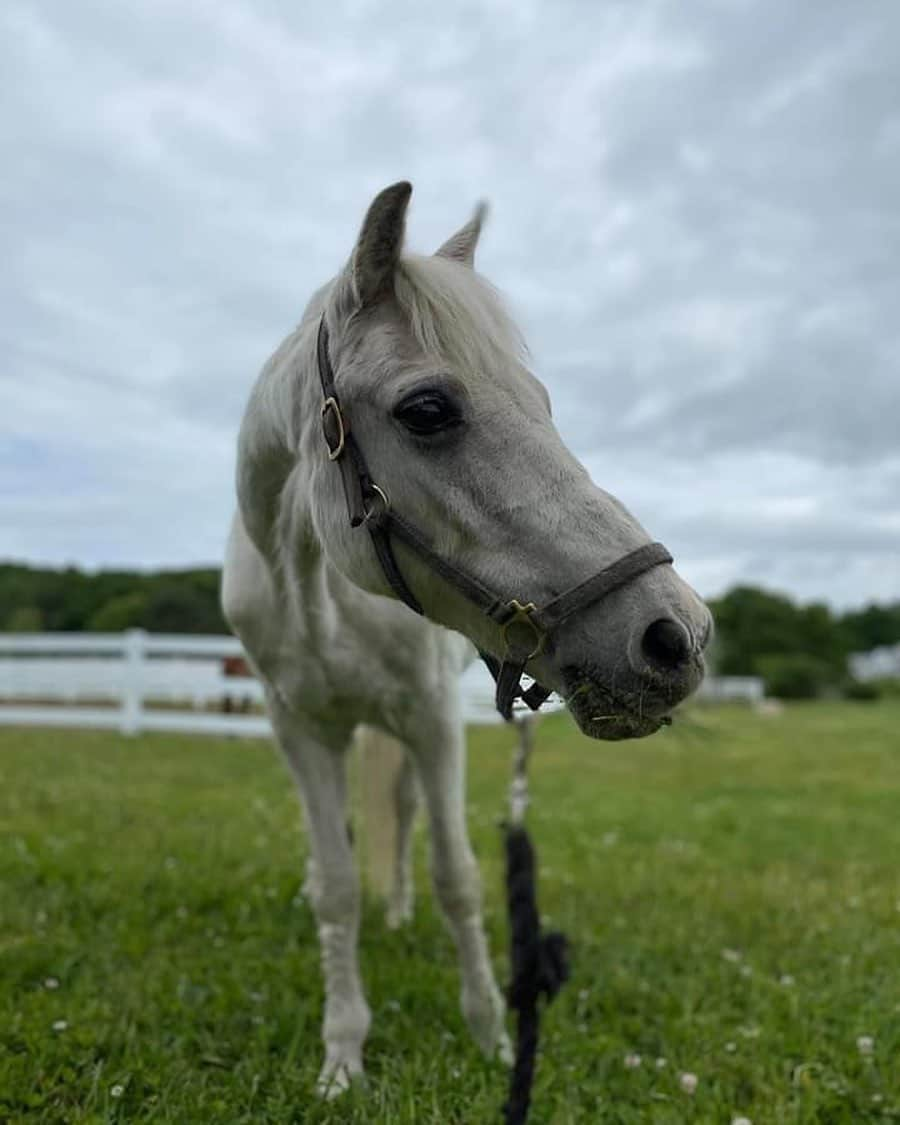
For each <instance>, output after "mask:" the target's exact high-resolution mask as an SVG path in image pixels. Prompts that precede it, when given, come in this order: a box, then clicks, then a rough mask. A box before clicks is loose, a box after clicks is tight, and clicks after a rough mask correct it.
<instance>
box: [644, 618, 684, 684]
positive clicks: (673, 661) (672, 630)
mask: <svg viewBox="0 0 900 1125" xmlns="http://www.w3.org/2000/svg"><path fill="white" fill-rule="evenodd" d="M641 650H642V652H643V654H644V656H645V657H646V659H647V660H648V661H649V663H650V664H652V665H653V666H654V667H656V668H661V669H664V670H665V671H673V670H674V669H676V668H680V667H681V665H682V664H684V663H685V661H686V660H687V659H688V657H689V656H690V655H691V639H690V637H689V636H688V632H687V629H685V627H684V626H683V625H682V624H680V623H679V622H678V621H673V620H672V619H671V618H669V617H661V618H660V619H659V620H658V621H652V622H651V623H650V624H649V625H648V626H647V631H646V632H645V633H644V637H643V640H642V641H641Z"/></svg>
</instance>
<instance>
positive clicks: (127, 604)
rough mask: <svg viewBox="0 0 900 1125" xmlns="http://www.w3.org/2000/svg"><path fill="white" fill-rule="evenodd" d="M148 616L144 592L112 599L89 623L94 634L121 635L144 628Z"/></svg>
mask: <svg viewBox="0 0 900 1125" xmlns="http://www.w3.org/2000/svg"><path fill="white" fill-rule="evenodd" d="M146 614H147V595H146V593H145V592H144V591H143V590H132V592H131V593H130V594H119V595H117V596H116V597H114V598H110V600H109V601H108V602H106V604H105V605H102V606H101V607H100V609H98V610H97V612H96V613H94V614H92V615H91V617H90V618H89V620H88V622H87V628H88V629H90V630H91V631H92V632H94V633H121V632H122V630H123V629H136V628H138V627H139V626H142V625H143V623H144V619H145V617H146Z"/></svg>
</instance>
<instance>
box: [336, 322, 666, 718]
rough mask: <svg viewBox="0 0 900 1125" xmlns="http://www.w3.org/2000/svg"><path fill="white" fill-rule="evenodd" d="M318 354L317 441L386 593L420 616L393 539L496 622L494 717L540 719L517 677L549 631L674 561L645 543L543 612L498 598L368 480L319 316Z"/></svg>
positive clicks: (531, 691) (491, 664)
mask: <svg viewBox="0 0 900 1125" xmlns="http://www.w3.org/2000/svg"><path fill="white" fill-rule="evenodd" d="M316 350H317V358H318V368H319V381H320V382H321V384H322V411H321V415H322V433H323V436H324V438H325V445H326V448H327V451H328V459H329V461H333V462H334V463H335V464H336V465H337V466H338V468H339V469H340V471H341V480H342V482H343V486H344V496H345V498H346V501H347V513H348V515H349V517H350V525H351V526H352V527H360V526H362V525H365V527H366V528H367V529H368V531H369V536H370V538H371V540H372V546H373V547H374V549H375V554H376V555H377V557H378V562H379V563H380V565H381V569H382V571H383V572H384V576H385V578H386V579H387V582H388V585H389V586H390V587H391V589H392V590H393V592H394V593H395V594H396V595H397V597H398V598H399V599H400V600H401V601H402V602H404V603H405V604H406V605H408V606H409V608H410V609H412V610H414V611H415V612H416V613H418V614H422V615H424V610H423V609H422V606H421V605H420V604H419V601H418V599H417V598H416V596H415V594H414V593H413V592H412V590H410V588H409V586H408V584H407V582H406V579H405V578H404V577H403V574H402V572H401V570H400V568H399V566H398V565H397V559H396V557H395V555H394V548H393V545H392V539H396V540H399V541H400V542H401V543H403V544H404V546H406V547H407V548H409V549H410V550H411V551H413V552H414V553H415V554H417V555H418V556H419V558H421V559H422V560H423V561H424V562H425V563H427V564H428V566H430V567H431V569H432V570H434V571H435V572H436V573H437V574H438V575H439V576H440V577H441V578H443V579H444V580H445V581H447V582H448V583H449V584H450V585H451V586H453V587H455V588H456V590H457V591H458V592H459V593H461V594H462V595H463V597H465V598H467V599H468V600H469V601H470V602H472V603H473V604H474V605H475V606H477V608H478V609H480V610H481V612H482V613H484V614H485V615H486V616H487V617H489V618H490V619H491V620H492V621H494V622H495V623H496V624H497V625H498V626H499V627H500V635H501V637H502V639H503V646H504V651H503V656H502V657H501V658H500V659H499V660H498V659H497V658H496V657H495V656H493V655H492V654H491V653H489V652H484V651H482V652H481V653H480V655H481V659H482V660H483V661H484V662H485V664H486V665H487V667H488V669H489V671H490V673H491V675H492V676H493V677H494V680H495V682H496V685H497V694H496V705H497V710H498V711H499V712H500V714H501V715H502V716H503V718H504V719H507V720H509V719H511V718H512V708H513V703H514V702H515V701H516V699H522V700H523V701H524V702H525V703H526V704H527V705H528V706H529V707H530V708H531V709H532V711H537V709H538V708H539V707H540V706H541V704H542V703H544V702H545V700H546V699H547V697H548V696H549V695H550V689H549V688H545V687H543V685H541V684H539V683H537V682H536V681H535V683H533V684H532V685H531V687H530V688H527V689H526V688H524V687H523V686H522V676H523V675H524V674H525V667H526V665H527V663H528V661H529V660H532V659H533V658H534V657H535V656H538V655H539V654H540V653H541V652H542V651H543V650H544V647H545V646H546V643H547V638H548V637H549V636H550V634H551V633H552V632H553V630H554V629H556V628H557V627H558V626H559V625H560V624H561V623H562V622H563V621H565V620H566V618H568V617H570V616H571V615H572V614H573V613H575V612H576V611H578V610H580V609H584V608H585V606H588V605H592V604H593V603H594V602H597V601H600V600H601V599H602V598H605V597H606V596H607V594H611V593H612V592H613V591H614V590H618V589H619V588H620V587H622V586H625V585H627V583H629V582H632V581H633V580H634V579H635V578H638V577H640V575H642V574H645V573H646V572H647V571H648V570H651V569H652V568H653V567H655V566H661V565H663V564H665V563H670V562H672V556H671V555H670V554H669V552H668V551H667V550H666V548H665V547H664V546H663V545H662V543H645V544H644V546H643V547H638V548H637V549H636V550H634V551H631V552H629V553H628V554H627V555H624V556H623V557H622V558H620V559H618V560H617V561H616V562H614V563H611V564H610V565H609V566H608V567H606V568H605V569H604V570H601V571H599V572H598V573H597V574H595V575H593V577H591V578H588V579H586V580H585V581H584V582H580V583H579V584H578V585H577V586H573V587H571V588H570V589H569V590H565V591H564V592H563V593H562V594H560V595H559V596H558V597H556V598H553V600H552V601H550V602H548V603H547V604H546V605H544V606H543V607H541V608H538V607H537V606H536V605H535V604H534V602H521V601H519V600H518V599H517V598H504V597H503V596H502V595H500V596H498V595H497V593H496V592H495V591H494V590H491V589H490V588H489V587H487V586H485V585H484V584H483V583H482V581H481V580H480V579H479V578H477V577H475V575H472V574H469V573H468V572H467V571H465V570H462V569H461V568H460V567H458V566H456V565H455V564H454V563H451V562H449V561H448V560H447V559H445V558H443V557H442V556H441V555H439V554H437V552H436V551H435V550H433V548H432V547H431V544H430V543H429V542H428V540H427V538H426V537H425V536H424V535H422V533H421V532H420V531H419V530H418V528H416V527H415V526H414V525H413V524H411V523H408V522H407V521H406V520H405V519H404V518H403V517H402V516H401V515H398V513H397V512H395V511H394V510H393V509H392V508H391V503H390V500H389V499H388V496H387V493H386V492H385V491H384V490H383V489H382V488H380V487H379V486H378V485H377V484H376V483H375V481H374V480H372V477H371V474H370V473H369V469H368V465H367V464H366V460H365V457H364V456H363V453H362V450H361V449H360V448H359V445H358V444H357V442H356V439H355V437H354V436H353V433H352V432H351V427H350V425H349V424H348V422H347V419H346V417H345V415H344V413H343V412H342V410H341V404H340V399H339V397H338V393H337V388H336V386H335V378H334V369H333V368H332V366H331V357H330V356H329V354H328V328H327V326H326V324H325V316H324V314H323V316H322V318H321V319H320V321H319V332H318V339H317V342H316Z"/></svg>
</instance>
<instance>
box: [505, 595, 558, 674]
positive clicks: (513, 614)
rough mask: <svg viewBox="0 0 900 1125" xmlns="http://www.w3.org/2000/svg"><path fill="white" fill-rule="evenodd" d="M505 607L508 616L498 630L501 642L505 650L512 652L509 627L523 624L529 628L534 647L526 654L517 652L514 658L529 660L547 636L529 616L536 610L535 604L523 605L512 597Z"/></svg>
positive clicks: (527, 603)
mask: <svg viewBox="0 0 900 1125" xmlns="http://www.w3.org/2000/svg"><path fill="white" fill-rule="evenodd" d="M505 608H506V609H507V610H509V617H507V619H506V620H505V621H504V622H503V624H502V625H501V626H500V631H501V633H502V634H503V643H504V644H505V645H506V651H507V653H509V654H510V655H512V653H513V645H512V643H511V638H510V633H509V631H510V629H512V628H515V627H516V626H525V627H526V628H527V629H530V630H531V635H532V637H533V641H532V643H533V645H534V647H533V648H532V650H531V652H529V653H528V655H527V656H525V657H523V656H521V655H520V654H518V653H517V654H516V658H517V659H518V660H526V661H527V660H531V659H532V658H533V657H535V656H537V655H538V653H539V652H540V651H541V649H542V648H543V647H544V641H545V640H546V636H547V635H546V633H545V632H544V630H543V629H542V628H541V627H540V625H538V623H537V622H536V621H535V620H534V618H533V617H532V616H531V615H532V614H533V613H536V612H537V606H536V605H535V604H534V602H526V604H525V605H522V603H521V602H520V601H517V600H516V599H515V598H513V599H512V601H509V602H507V603H506V606H505Z"/></svg>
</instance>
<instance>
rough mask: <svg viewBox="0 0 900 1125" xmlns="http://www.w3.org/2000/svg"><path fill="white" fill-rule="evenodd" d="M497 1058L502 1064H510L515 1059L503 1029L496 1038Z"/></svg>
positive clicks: (511, 1046)
mask: <svg viewBox="0 0 900 1125" xmlns="http://www.w3.org/2000/svg"><path fill="white" fill-rule="evenodd" d="M497 1058H498V1059H499V1060H500V1062H502V1063H503V1065H504V1066H512V1065H513V1063H514V1062H515V1061H516V1053H515V1051H514V1050H513V1045H512V1043H511V1042H510V1041H509V1036H508V1035H507V1034H506V1032H505V1031H502V1032H501V1033H500V1038H499V1039H498V1040H497Z"/></svg>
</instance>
